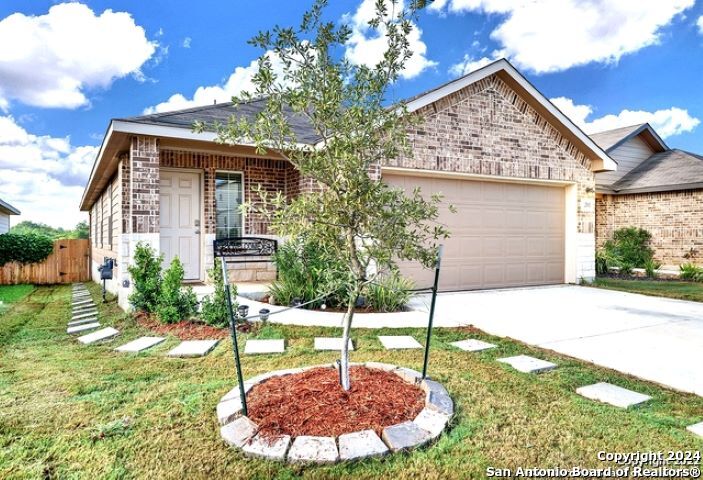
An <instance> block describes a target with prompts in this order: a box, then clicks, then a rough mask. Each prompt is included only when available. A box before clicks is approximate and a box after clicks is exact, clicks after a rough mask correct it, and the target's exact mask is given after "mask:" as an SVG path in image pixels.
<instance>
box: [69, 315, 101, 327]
mask: <svg viewBox="0 0 703 480" xmlns="http://www.w3.org/2000/svg"><path fill="white" fill-rule="evenodd" d="M97 320H98V316H97V315H96V316H94V317H90V318H84V319H82V320H74V321H73V322H68V326H69V327H75V326H76V325H85V324H86V323H94V322H97Z"/></svg>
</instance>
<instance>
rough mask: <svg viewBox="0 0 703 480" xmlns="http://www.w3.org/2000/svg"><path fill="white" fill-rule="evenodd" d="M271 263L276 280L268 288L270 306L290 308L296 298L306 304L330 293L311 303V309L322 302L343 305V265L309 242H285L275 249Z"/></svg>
mask: <svg viewBox="0 0 703 480" xmlns="http://www.w3.org/2000/svg"><path fill="white" fill-rule="evenodd" d="M274 262H275V263H276V266H277V267H278V280H276V281H275V282H273V283H272V284H271V286H270V287H269V295H270V296H271V303H274V304H277V305H290V303H291V302H292V301H293V299H296V298H297V299H300V300H301V301H302V302H308V301H311V300H314V299H317V298H319V297H322V296H324V295H325V294H327V293H330V292H333V293H331V294H330V295H328V296H327V297H325V298H321V299H319V300H318V301H316V302H314V303H312V304H310V308H315V307H319V306H320V305H321V304H323V303H326V304H327V305H328V306H330V307H339V306H341V305H343V304H344V303H345V300H346V298H347V297H348V295H347V294H346V293H345V291H344V287H345V286H346V285H348V284H349V281H348V280H349V279H348V273H347V267H346V265H345V264H344V262H342V261H341V260H340V259H338V258H333V257H331V256H329V255H327V254H326V253H325V252H323V251H322V250H320V249H319V248H318V247H317V246H316V245H315V244H313V243H312V242H307V241H305V240H302V239H296V240H290V241H288V242H287V243H285V244H284V245H282V246H281V247H280V248H279V249H278V252H276V254H275V255H274Z"/></svg>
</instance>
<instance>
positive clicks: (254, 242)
mask: <svg viewBox="0 0 703 480" xmlns="http://www.w3.org/2000/svg"><path fill="white" fill-rule="evenodd" d="M277 251H278V240H274V239H272V238H263V237H230V238H219V239H217V240H214V241H213V256H214V259H215V262H217V258H224V259H225V263H227V264H228V265H229V264H238V263H273V255H274V254H275V253H276V252H277ZM276 279H278V267H276Z"/></svg>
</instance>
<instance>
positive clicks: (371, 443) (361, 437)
mask: <svg viewBox="0 0 703 480" xmlns="http://www.w3.org/2000/svg"><path fill="white" fill-rule="evenodd" d="M338 441H339V459H340V460H342V461H344V460H356V459H358V458H366V457H380V456H381V455H385V454H387V453H388V447H386V444H385V443H383V440H381V439H380V438H379V437H378V435H376V432H374V431H373V430H362V431H360V432H354V433H345V434H343V435H340V436H339V438H338Z"/></svg>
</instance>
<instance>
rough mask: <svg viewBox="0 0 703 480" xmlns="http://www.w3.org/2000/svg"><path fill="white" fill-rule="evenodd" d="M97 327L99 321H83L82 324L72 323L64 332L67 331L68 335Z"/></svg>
mask: <svg viewBox="0 0 703 480" xmlns="http://www.w3.org/2000/svg"><path fill="white" fill-rule="evenodd" d="M98 327H100V323H99V322H92V323H84V324H83V325H74V326H73V327H68V328H67V329H66V333H68V334H69V335H73V334H74V333H81V332H85V331H88V330H94V329H96V328H98Z"/></svg>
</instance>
